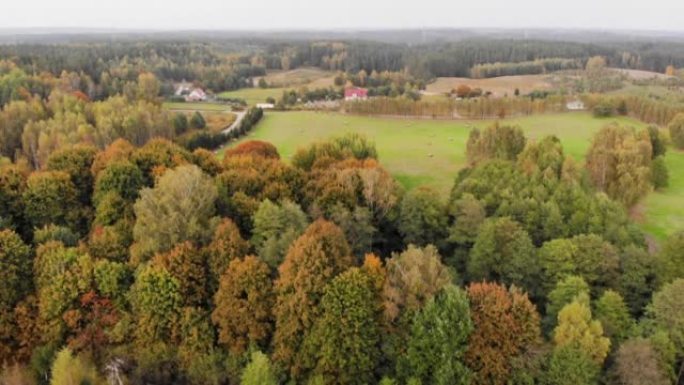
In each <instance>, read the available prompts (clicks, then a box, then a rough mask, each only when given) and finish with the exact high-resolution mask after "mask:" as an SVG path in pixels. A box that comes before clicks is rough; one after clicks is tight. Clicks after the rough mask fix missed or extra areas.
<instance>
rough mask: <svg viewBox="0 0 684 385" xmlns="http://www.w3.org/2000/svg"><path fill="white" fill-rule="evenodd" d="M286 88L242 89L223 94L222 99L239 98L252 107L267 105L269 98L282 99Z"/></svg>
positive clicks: (221, 94)
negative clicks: (260, 104)
mask: <svg viewBox="0 0 684 385" xmlns="http://www.w3.org/2000/svg"><path fill="white" fill-rule="evenodd" d="M284 90H285V88H241V89H239V90H235V91H226V92H221V93H220V94H219V95H218V96H219V97H220V98H239V99H243V100H244V101H246V102H247V104H249V105H250V106H253V105H255V104H257V103H265V102H266V98H268V97H269V96H270V97H272V98H273V99H275V100H278V99H280V97H281V96H282V95H283V91H284Z"/></svg>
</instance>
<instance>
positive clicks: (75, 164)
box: [47, 145, 97, 205]
mask: <svg viewBox="0 0 684 385" xmlns="http://www.w3.org/2000/svg"><path fill="white" fill-rule="evenodd" d="M96 153H97V149H96V148H95V147H93V146H86V145H76V146H73V147H64V148H60V149H58V150H57V151H55V152H53V153H52V154H50V157H49V158H48V162H47V169H48V170H49V171H62V172H65V173H67V174H69V177H70V178H71V182H72V183H73V184H74V186H75V187H76V191H77V193H78V196H79V201H80V202H81V204H83V205H88V204H90V196H91V194H92V192H93V174H92V173H91V172H90V168H91V166H92V164H93V160H94V159H95V154H96Z"/></svg>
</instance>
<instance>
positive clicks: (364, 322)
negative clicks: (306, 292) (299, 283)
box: [304, 268, 380, 385]
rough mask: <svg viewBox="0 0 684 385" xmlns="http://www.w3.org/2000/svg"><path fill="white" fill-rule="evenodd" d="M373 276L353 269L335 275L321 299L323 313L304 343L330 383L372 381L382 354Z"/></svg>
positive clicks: (315, 366)
mask: <svg viewBox="0 0 684 385" xmlns="http://www.w3.org/2000/svg"><path fill="white" fill-rule="evenodd" d="M376 301H377V299H376V298H375V291H374V290H373V281H372V279H371V277H370V276H369V275H368V274H366V272H364V271H363V270H361V269H359V268H352V269H350V270H347V271H346V272H344V273H342V274H340V275H339V276H337V277H335V278H334V279H333V280H332V282H330V284H328V286H327V287H326V289H325V293H324V295H323V298H322V299H321V303H320V307H321V315H320V317H319V318H318V319H317V320H316V324H315V326H314V328H313V331H312V332H311V334H310V335H309V336H308V338H307V340H306V341H305V343H304V348H305V349H311V350H312V356H313V357H314V363H313V367H314V370H313V371H314V373H315V374H318V375H321V376H323V378H324V379H326V382H327V383H335V384H359V385H360V384H368V383H371V382H373V381H374V369H375V367H376V365H377V363H378V360H379V357H380V349H379V343H380V330H379V329H380V327H379V315H380V314H379V308H378V307H377V306H376V303H377V302H376Z"/></svg>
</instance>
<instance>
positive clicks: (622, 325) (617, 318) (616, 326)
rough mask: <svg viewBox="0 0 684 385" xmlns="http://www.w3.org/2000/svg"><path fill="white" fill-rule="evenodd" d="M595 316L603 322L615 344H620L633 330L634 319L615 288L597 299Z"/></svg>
mask: <svg viewBox="0 0 684 385" xmlns="http://www.w3.org/2000/svg"><path fill="white" fill-rule="evenodd" d="M594 316H595V318H596V319H597V320H598V321H600V322H601V325H602V326H603V330H604V333H605V335H606V337H608V338H610V340H611V343H612V345H613V346H619V345H620V343H621V342H622V341H624V340H625V339H627V337H629V335H630V334H631V332H632V327H633V326H634V320H633V319H632V317H631V316H630V315H629V309H628V308H627V305H626V304H625V301H624V300H623V299H622V296H621V295H620V294H618V293H616V292H614V291H613V290H606V291H605V292H604V293H603V295H601V297H600V298H599V299H598V300H597V301H596V303H595V304H594Z"/></svg>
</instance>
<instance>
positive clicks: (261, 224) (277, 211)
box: [251, 199, 309, 269]
mask: <svg viewBox="0 0 684 385" xmlns="http://www.w3.org/2000/svg"><path fill="white" fill-rule="evenodd" d="M253 222H254V228H253V229H252V239H251V242H252V244H253V245H254V248H255V249H256V252H257V254H258V255H259V257H261V258H262V259H263V260H264V261H265V262H266V263H267V264H268V265H269V266H270V267H271V268H273V269H275V268H277V267H278V265H280V263H281V262H282V260H283V258H284V257H285V254H286V253H287V251H288V249H289V247H290V245H291V244H292V242H294V240H295V239H297V238H298V237H299V236H300V235H301V234H302V233H303V232H304V230H305V229H306V227H307V226H308V224H309V221H308V219H307V217H306V214H304V212H303V211H302V209H301V208H300V207H299V205H297V204H296V203H293V202H291V201H287V200H286V201H283V202H282V203H279V204H277V203H273V202H271V201H270V200H268V199H265V200H264V201H263V202H261V203H260V204H259V208H258V209H257V211H256V213H254V219H253Z"/></svg>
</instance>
